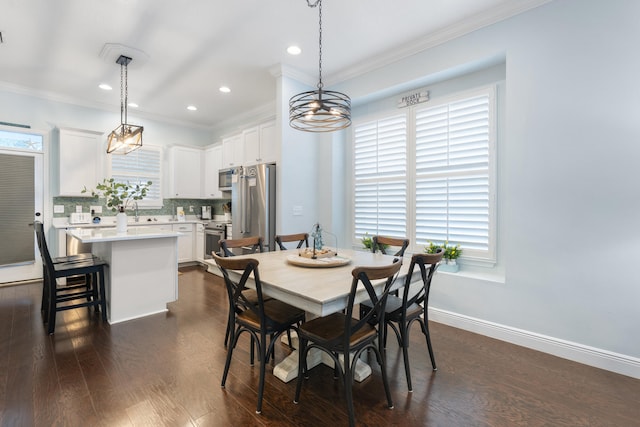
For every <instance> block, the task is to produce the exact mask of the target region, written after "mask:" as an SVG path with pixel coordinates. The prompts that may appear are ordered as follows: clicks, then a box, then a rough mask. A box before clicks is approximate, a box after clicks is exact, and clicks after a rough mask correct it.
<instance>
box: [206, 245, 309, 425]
mask: <svg viewBox="0 0 640 427" xmlns="http://www.w3.org/2000/svg"><path fill="white" fill-rule="evenodd" d="M213 258H214V260H215V262H216V264H217V265H218V267H219V268H220V271H221V272H222V276H223V278H224V283H225V286H226V288H227V295H228V297H229V301H231V302H232V307H233V311H234V313H235V317H234V324H235V327H234V328H232V329H231V336H230V343H229V346H228V348H227V360H226V362H225V366H224V373H223V375H222V384H221V385H222V387H225V384H226V382H227V375H228V373H229V367H230V366H231V358H232V356H233V350H234V349H235V347H236V345H237V344H238V338H239V337H240V335H241V334H243V333H245V332H247V333H248V334H249V335H251V337H252V344H251V363H252V364H253V347H254V343H255V344H257V347H258V358H259V361H260V380H259V384H258V404H257V406H256V413H258V414H259V413H261V412H262V396H263V392H264V375H265V365H266V364H267V363H268V362H269V357H273V354H274V344H275V343H276V341H277V339H278V337H280V335H281V334H282V333H283V332H285V331H288V330H290V329H295V330H297V329H298V328H297V325H298V324H301V323H302V322H304V318H305V312H304V310H300V309H298V308H296V307H293V306H290V305H288V304H285V303H284V302H282V301H278V300H276V299H271V300H268V301H265V299H264V298H263V295H262V283H261V282H260V273H259V271H258V265H259V262H258V260H256V259H252V258H232V257H225V258H223V257H220V256H218V255H216V254H213ZM230 271H235V272H236V273H237V275H239V276H240V277H239V278H238V279H236V278H235V277H233V278H232V277H231V275H230V274H229V272H230ZM251 276H253V283H254V284H255V292H256V295H257V297H258V301H257V304H256V303H254V302H253V301H249V300H248V299H247V298H246V297H245V290H247V289H248V288H247V282H248V280H249V278H250V277H251ZM267 338H268V340H267ZM267 341H268V343H267Z"/></svg>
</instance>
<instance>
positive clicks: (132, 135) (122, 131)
mask: <svg viewBox="0 0 640 427" xmlns="http://www.w3.org/2000/svg"><path fill="white" fill-rule="evenodd" d="M130 62H131V58H129V57H128V56H124V55H120V56H119V57H118V59H117V60H116V64H120V126H118V127H117V128H115V129H114V130H113V131H112V132H111V133H110V134H109V137H108V142H109V144H108V146H107V154H129V153H131V152H132V151H134V150H137V149H138V148H140V147H142V131H143V130H144V128H143V127H142V126H137V125H132V124H129V123H127V102H128V99H129V85H128V83H127V77H128V73H127V70H128V65H129V63H130Z"/></svg>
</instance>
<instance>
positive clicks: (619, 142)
mask: <svg viewBox="0 0 640 427" xmlns="http://www.w3.org/2000/svg"><path fill="white" fill-rule="evenodd" d="M638 16H640V2H637V1H633V0H628V1H624V0H614V1H608V2H603V1H581V0H562V1H554V2H551V3H549V4H546V5H545V6H542V7H540V8H537V9H533V10H531V11H529V12H527V13H525V14H522V15H519V16H516V17H514V18H511V19H509V20H506V21H503V22H500V23H497V24H494V25H492V26H490V27H487V28H484V29H482V30H479V31H476V32H474V33H471V34H469V35H466V36H463V37H460V38H458V39H455V40H453V41H450V42H448V43H446V44H444V45H440V46H437V47H434V48H432V49H429V50H427V51H424V52H422V53H420V54H417V55H413V56H412V57H409V58H406V59H404V60H402V61H399V62H397V63H394V64H392V65H389V66H386V67H384V68H382V69H378V70H375V71H373V72H370V73H368V74H367V75H365V76H361V77H358V78H356V79H353V80H352V81H348V82H344V83H342V84H340V85H338V86H335V87H332V89H334V90H340V91H343V92H345V93H347V94H349V95H351V96H352V97H353V98H354V99H359V98H365V97H366V99H367V100H371V99H374V98H375V94H376V93H379V94H385V96H387V95H388V93H389V90H390V88H391V89H393V88H400V87H406V83H407V82H412V84H413V86H414V87H420V85H422V84H424V82H433V81H434V80H437V79H434V76H436V77H440V76H444V77H449V76H450V75H451V72H453V71H456V72H457V71H458V70H459V69H460V68H468V67H471V68H473V66H474V64H476V68H477V64H481V63H491V62H492V61H493V60H494V59H495V58H497V57H504V58H505V59H506V87H505V92H506V100H505V104H506V123H504V124H503V125H504V126H503V129H504V135H502V137H501V138H500V141H499V147H498V156H499V158H500V163H501V165H503V166H502V168H501V170H500V171H499V180H500V189H499V194H498V197H499V202H500V207H501V211H500V212H499V218H498V227H499V232H500V233H501V235H502V238H501V247H500V248H499V257H500V261H501V262H502V263H504V266H505V275H504V281H501V280H497V281H494V280H482V279H480V278H478V277H474V275H465V274H458V275H453V274H442V273H441V274H439V276H438V277H437V278H436V280H435V282H434V283H435V286H434V288H433V290H432V300H431V305H432V306H433V308H434V310H433V311H434V315H435V316H436V317H439V318H441V319H445V320H446V319H448V320H449V321H451V322H452V323H455V322H456V321H457V322H459V323H460V324H461V325H466V326H468V327H469V328H470V329H472V328H473V327H476V328H477V329H478V330H480V331H484V332H487V333H490V331H493V333H494V334H495V335H496V336H501V337H503V338H507V339H508V338H509V337H511V338H512V340H513V341H515V342H517V341H518V339H517V338H514V337H516V336H520V337H521V338H522V336H525V338H523V339H522V341H523V343H524V344H525V345H530V346H532V347H538V348H540V349H543V350H545V351H550V352H555V353H556V354H561V355H562V354H564V355H565V356H567V355H568V357H572V358H574V359H576V360H581V361H584V362H586V363H591V364H596V365H598V364H599V365H600V366H603V367H606V366H605V365H607V364H613V365H615V364H616V363H620V364H621V365H623V366H621V365H620V364H618V365H616V366H615V367H611V368H612V369H613V370H618V371H619V372H623V373H626V374H628V375H633V376H636V377H640V340H639V339H638V337H639V336H640V308H639V305H640V279H638V275H637V271H636V269H635V267H636V265H635V261H636V260H637V259H638V258H640V172H639V171H640V167H639V166H640V119H639V118H638V116H639V115H640V85H639V84H638V82H637V76H638V75H640V57H639V56H638V54H637V40H640V26H639V25H638V23H637V17H638ZM440 78H442V77H440ZM403 85H404V86H403ZM427 87H428V86H427ZM349 173H350V172H349ZM345 237H348V236H345ZM472 325H475V326H472ZM436 345H437V344H436ZM563 346H564V347H565V348H564V350H562V349H561V347H563ZM566 347H568V348H569V350H567V349H566ZM563 351H564V353H563ZM569 353H570V354H569Z"/></svg>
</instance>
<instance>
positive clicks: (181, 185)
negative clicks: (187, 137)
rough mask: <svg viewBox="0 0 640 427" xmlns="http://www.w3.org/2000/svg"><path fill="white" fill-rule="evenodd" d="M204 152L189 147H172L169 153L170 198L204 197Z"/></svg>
mask: <svg viewBox="0 0 640 427" xmlns="http://www.w3.org/2000/svg"><path fill="white" fill-rule="evenodd" d="M201 157H202V150H201V149H198V148H188V147H171V149H170V152H169V195H170V197H180V198H183V199H184V198H194V199H199V198H200V197H202V191H201V185H202V173H201V169H202V159H201Z"/></svg>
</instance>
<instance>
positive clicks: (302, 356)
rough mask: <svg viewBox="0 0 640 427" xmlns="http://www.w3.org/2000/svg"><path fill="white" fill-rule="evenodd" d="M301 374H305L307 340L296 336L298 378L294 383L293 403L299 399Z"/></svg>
mask: <svg viewBox="0 0 640 427" xmlns="http://www.w3.org/2000/svg"><path fill="white" fill-rule="evenodd" d="M303 376H304V377H306V376H307V340H305V339H302V338H298V380H297V383H296V395H295V397H294V399H293V403H298V402H299V401H300V391H301V390H302V378H303Z"/></svg>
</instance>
